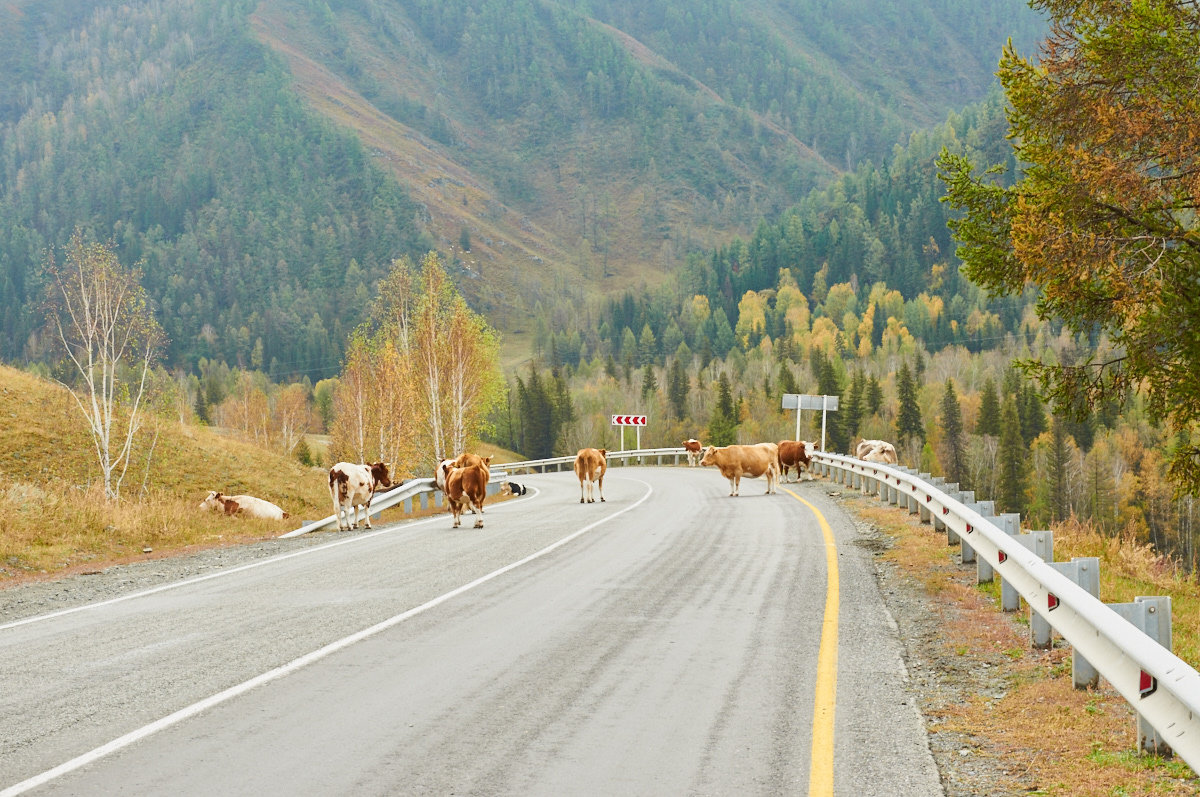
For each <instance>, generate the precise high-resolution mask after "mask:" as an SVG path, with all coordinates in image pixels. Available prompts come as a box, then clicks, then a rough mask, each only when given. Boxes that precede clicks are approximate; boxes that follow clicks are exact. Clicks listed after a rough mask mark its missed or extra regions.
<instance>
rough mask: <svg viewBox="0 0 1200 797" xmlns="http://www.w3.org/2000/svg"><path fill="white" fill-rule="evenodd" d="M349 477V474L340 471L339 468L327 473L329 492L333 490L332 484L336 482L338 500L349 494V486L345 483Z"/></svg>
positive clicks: (344, 498)
mask: <svg viewBox="0 0 1200 797" xmlns="http://www.w3.org/2000/svg"><path fill="white" fill-rule="evenodd" d="M349 478H350V477H349V476H347V475H346V474H345V473H342V472H341V471H340V470H339V471H333V472H331V473H330V474H329V492H331V493H332V492H333V485H334V483H336V484H337V495H338V500H339V501H345V500H346V498H347V496H348V495H349V494H350V490H349V486H348V484H347V482H348V481H349Z"/></svg>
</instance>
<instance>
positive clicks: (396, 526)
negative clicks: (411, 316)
mask: <svg viewBox="0 0 1200 797" xmlns="http://www.w3.org/2000/svg"><path fill="white" fill-rule="evenodd" d="M538 492H540V491H538V490H537V488H534V494H533V495H531V496H528V497H526V498H518V499H516V501H514V502H513V503H516V502H517V501H527V500H529V499H531V498H534V497H536V496H537V494H538ZM505 503H509V502H508V501H506V502H505ZM440 518H441V516H440V515H433V516H432V517H428V518H421V519H420V520H410V521H408V522H402V523H393V524H389V525H388V526H387V527H386V528H382V529H380V530H379V531H372V532H371V533H369V534H359V535H356V536H354V537H350V538H348V539H344V540H335V541H333V542H327V543H325V544H323V545H316V546H314V547H312V548H305V549H304V550H302V551H292V552H291V553H284V554H278V555H276V556H268V557H267V558H266V559H262V560H261V561H258V562H251V563H250V564H245V565H239V566H237V567H231V568H229V569H228V570H221V571H218V572H216V573H209V574H208V575H204V576H196V577H194V578H187V579H184V580H183V581H172V582H171V583H169V584H160V585H159V586H157V587H150V588H149V589H144V590H141V591H140V592H131V593H129V594H128V595H120V596H118V597H116V598H109V599H108V600H106V601H97V602H95V603H85V604H82V605H80V606H72V607H71V608H69V609H59V610H58V611H56V612H48V613H46V614H37V615H34V616H32V617H25V618H23V619H20V620H13V621H12V622H11V623H4V624H2V625H0V631H4V630H6V629H9V628H16V627H17V626H21V625H28V624H30V623H38V622H42V621H44V620H52V619H54V618H55V617H62V616H63V615H67V614H74V613H76V612H82V611H87V610H90V609H99V608H101V607H102V606H111V605H112V604H114V603H121V602H122V601H129V600H133V599H134V598H144V597H146V596H147V595H154V594H155V593H158V592H165V591H167V590H169V589H177V588H178V587H186V586H188V585H190V584H199V583H200V582H202V581H210V580H212V579H214V578H221V577H222V576H230V575H233V574H234V573H241V572H243V571H245V570H253V569H254V568H256V567H264V566H266V565H270V564H275V563H276V562H282V561H284V560H286V559H291V558H293V557H296V556H307V555H308V554H311V553H317V552H318V551H324V550H326V549H328V548H336V547H337V546H339V545H350V544H352V543H356V542H362V541H363V540H369V539H371V538H372V537H378V536H379V535H381V534H392V533H394V532H397V531H403V530H405V529H410V528H412V527H413V526H421V525H424V524H426V523H432V522H433V521H435V520H439V519H440Z"/></svg>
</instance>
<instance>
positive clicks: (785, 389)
mask: <svg viewBox="0 0 1200 797" xmlns="http://www.w3.org/2000/svg"><path fill="white" fill-rule="evenodd" d="M779 391H780V392H781V393H792V394H797V393H799V392H800V387H799V385H797V384H796V377H795V375H793V374H792V369H791V368H790V367H788V364H787V363H786V362H783V363H780V364H779Z"/></svg>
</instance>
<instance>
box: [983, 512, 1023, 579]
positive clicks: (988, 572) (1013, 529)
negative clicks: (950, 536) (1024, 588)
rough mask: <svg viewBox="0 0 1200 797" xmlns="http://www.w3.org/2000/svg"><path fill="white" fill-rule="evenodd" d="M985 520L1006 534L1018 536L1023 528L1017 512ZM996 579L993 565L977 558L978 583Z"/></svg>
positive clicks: (985, 517)
mask: <svg viewBox="0 0 1200 797" xmlns="http://www.w3.org/2000/svg"><path fill="white" fill-rule="evenodd" d="M988 503H989V504H992V505H993V506H994V505H995V504H994V502H992V501H989V502H988ZM980 514H982V513H980ZM983 519H984V520H986V521H988V522H989V523H991V524H992V525H993V526H995V527H996V528H998V529H1000V530H1001V531H1003V532H1004V533H1005V534H1009V535H1013V534H1016V533H1017V531H1018V530H1019V529H1020V526H1021V516H1020V515H1018V514H1016V513H1015V512H1005V513H1002V514H1000V515H992V516H990V517H989V516H986V515H985V516H984V518H983ZM995 577H996V571H995V570H993V569H992V566H991V564H989V563H988V562H986V561H984V560H983V559H980V558H978V557H976V558H975V579H976V582H977V583H979V584H985V583H987V582H989V581H991V580H992V579H994V578H995Z"/></svg>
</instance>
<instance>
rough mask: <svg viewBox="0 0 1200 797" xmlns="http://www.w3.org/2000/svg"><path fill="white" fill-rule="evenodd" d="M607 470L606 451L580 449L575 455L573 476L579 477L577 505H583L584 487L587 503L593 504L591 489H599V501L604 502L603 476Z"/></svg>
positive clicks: (600, 449) (594, 501) (603, 449)
mask: <svg viewBox="0 0 1200 797" xmlns="http://www.w3.org/2000/svg"><path fill="white" fill-rule="evenodd" d="M607 470H608V449H606V448H581V449H579V453H578V454H576V455H575V475H576V476H578V477H579V503H581V504H582V503H584V499H583V494H584V487H585V486H586V487H587V503H589V504H594V503H596V499H595V498H594V497H593V487H595V486H598V487H599V489H600V500H601V501H604V474H605V472H606V471H607Z"/></svg>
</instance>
